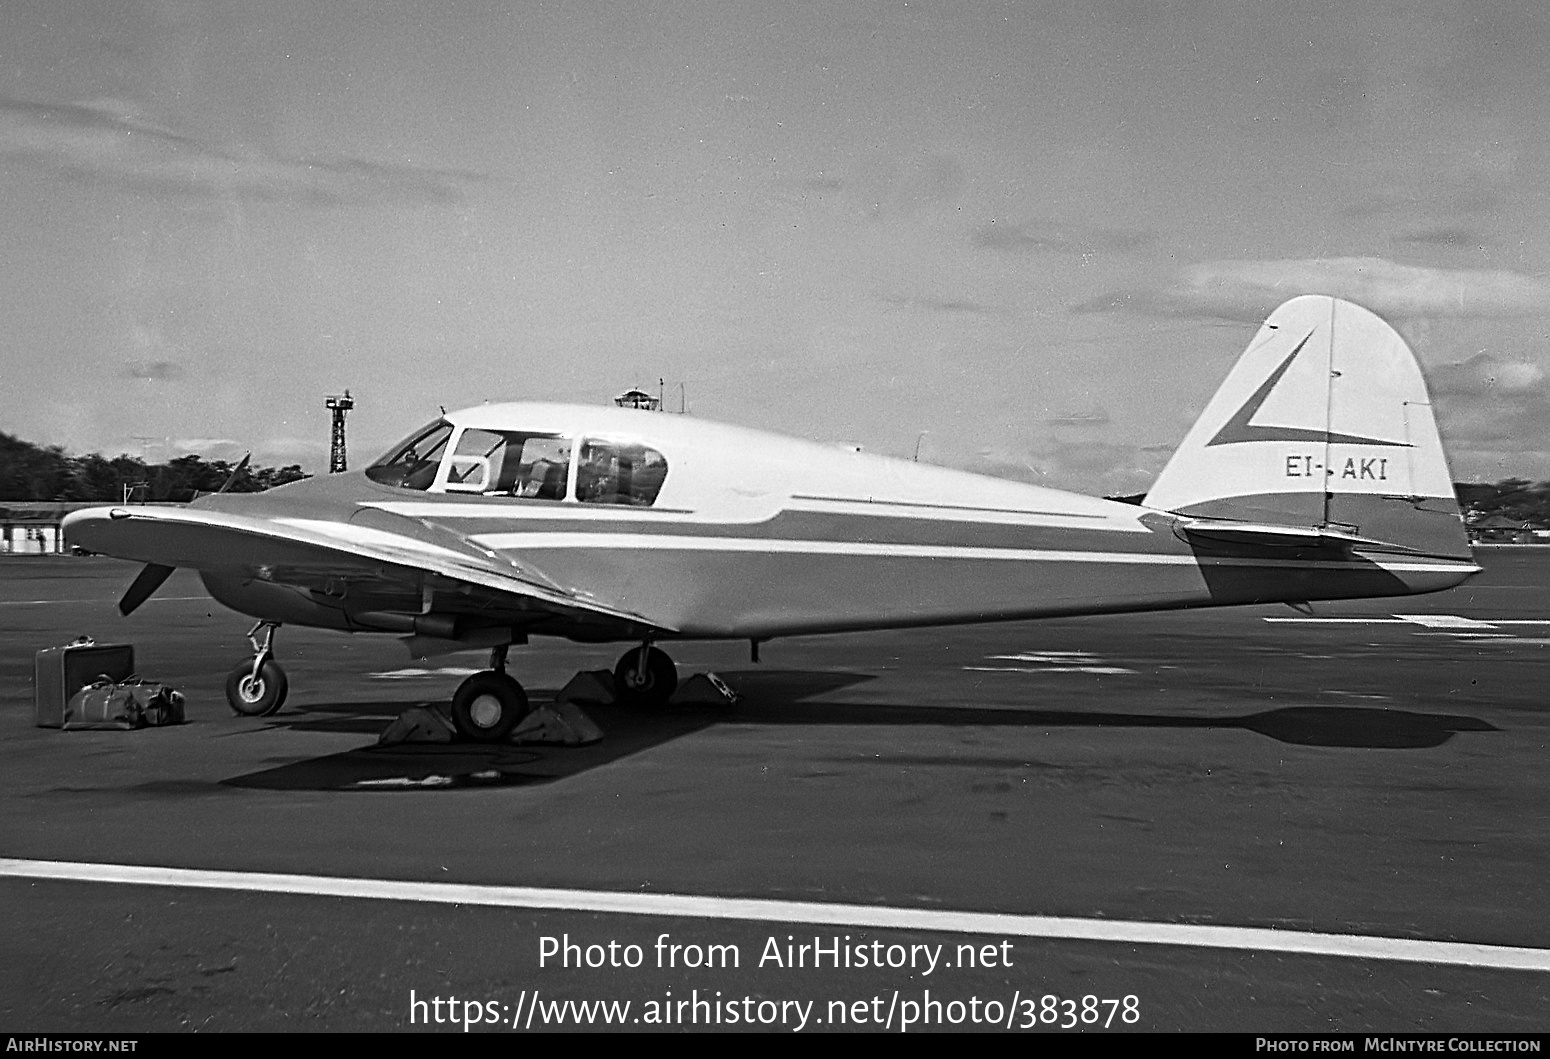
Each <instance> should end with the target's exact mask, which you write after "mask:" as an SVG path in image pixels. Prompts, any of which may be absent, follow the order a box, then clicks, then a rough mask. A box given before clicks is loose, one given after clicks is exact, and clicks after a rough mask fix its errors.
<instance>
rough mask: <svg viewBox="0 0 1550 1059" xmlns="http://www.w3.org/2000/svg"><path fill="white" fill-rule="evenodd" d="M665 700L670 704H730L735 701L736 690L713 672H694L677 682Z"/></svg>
mask: <svg viewBox="0 0 1550 1059" xmlns="http://www.w3.org/2000/svg"><path fill="white" fill-rule="evenodd" d="M667 701H668V704H669V705H670V706H732V705H734V704H736V702H737V692H735V691H733V690H732V689H731V688H729V687H727V684H726V681H724V680H722V679H721V678H720V677H718V676H716V674H714V673H696V674H694V676H692V677H690V678H689V679H688V680H686V681H684V682H683V683H682V684H679V685H678V690H677V691H675V692H674V693H673V697H672V698H671V699H668V700H667Z"/></svg>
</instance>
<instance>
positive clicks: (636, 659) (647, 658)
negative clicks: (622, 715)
mask: <svg viewBox="0 0 1550 1059" xmlns="http://www.w3.org/2000/svg"><path fill="white" fill-rule="evenodd" d="M614 690H615V693H616V694H617V695H618V698H619V701H620V702H623V703H625V704H627V705H630V706H663V705H666V703H667V700H668V699H670V698H672V697H673V692H675V691H677V690H678V667H677V666H676V665H674V664H673V660H672V659H671V658H669V657H668V656H667V652H665V651H660V650H658V649H657V648H655V647H637V648H635V649H634V650H631V651H626V652H625V653H624V657H623V658H621V659H619V664H618V665H617V666H615V667H614Z"/></svg>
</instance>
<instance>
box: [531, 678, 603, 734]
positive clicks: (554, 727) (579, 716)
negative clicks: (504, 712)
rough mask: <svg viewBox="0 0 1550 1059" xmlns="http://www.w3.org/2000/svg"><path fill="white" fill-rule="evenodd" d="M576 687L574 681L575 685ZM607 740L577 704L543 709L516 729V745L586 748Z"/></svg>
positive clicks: (561, 703) (557, 704)
mask: <svg viewBox="0 0 1550 1059" xmlns="http://www.w3.org/2000/svg"><path fill="white" fill-rule="evenodd" d="M572 683H574V681H573V682H572ZM602 738H603V730H602V729H601V728H599V727H598V726H597V725H596V724H595V723H594V722H593V720H592V718H590V717H588V716H587V715H586V714H584V713H582V712H581V708H580V707H579V706H577V705H576V704H575V703H573V702H556V703H555V704H554V705H553V706H540V707H538V708H537V709H536V710H534V711H533V712H532V713H529V714H528V715H527V716H526V717H524V718H522V720H520V721H518V722H517V726H516V727H515V728H513V729H512V731H511V736H510V741H511V742H513V743H543V744H546V745H549V746H586V745H587V744H588V743H595V742H597V741H598V740H599V739H602Z"/></svg>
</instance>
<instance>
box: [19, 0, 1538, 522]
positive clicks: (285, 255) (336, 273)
mask: <svg viewBox="0 0 1550 1059" xmlns="http://www.w3.org/2000/svg"><path fill="white" fill-rule="evenodd" d="M1546 54H1550V6H1547V5H1544V4H1542V3H1540V2H1539V0H1512V2H1507V0H1470V2H1467V3H1463V2H1441V0H1436V2H1432V0H1419V2H1406V3H1385V2H1367V3H1362V4H1350V3H1344V2H1337V0H1331V2H1313V0H1304V2H1298V0H1289V2H1286V3H1279V4H1274V5H1244V4H1242V3H1240V2H1237V0H1232V2H1215V0H1199V2H1187V0H1114V2H1101V0H1100V2H1094V3H1088V4H1079V5H1078V4H1070V3H1068V2H1066V0H1056V2H1052V3H1041V2H1026V3H1003V2H988V0H986V2H964V0H949V2H943V3H922V2H916V0H911V2H909V3H904V2H899V0H887V2H874V0H854V2H844V3H841V2H825V3H802V2H794V0H781V2H778V3H776V2H758V3H741V2H735V0H734V2H726V0H720V2H706V3H690V2H682V3H652V2H641V0H635V2H624V3H603V2H592V0H575V2H565V3H540V2H497V0H438V2H437V3H435V4H425V3H422V2H397V0H370V2H367V0H330V2H329V3H327V4H319V3H316V2H314V0H266V2H265V3H262V4H253V3H246V2H224V0H6V2H5V3H4V4H0V179H3V191H0V245H3V247H4V248H5V252H4V253H3V254H0V292H3V294H0V431H5V432H7V433H11V434H16V435H20V436H22V437H24V438H27V439H29V440H32V441H36V442H40V443H46V444H52V445H59V446H63V447H64V448H65V449H66V450H67V451H69V452H72V453H84V452H89V451H97V452H102V453H105V454H109V455H113V454H116V453H119V452H129V453H132V454H136V455H143V456H145V457H147V458H149V459H152V460H164V459H169V458H172V457H175V456H179V455H183V454H184V453H186V452H197V453H200V454H202V455H205V456H206V457H209V458H225V459H234V458H237V457H239V456H240V455H241V454H242V453H243V452H244V451H247V450H250V449H251V450H252V451H253V453H254V459H255V461H256V462H258V463H259V464H262V465H280V464H289V463H295V462H299V463H301V464H302V465H303V466H304V467H306V468H307V469H308V470H312V471H322V470H324V469H326V467H327V457H328V438H329V413H328V411H327V410H326V409H325V408H324V405H323V400H324V397H325V396H326V395H328V394H330V393H338V392H340V391H342V390H344V389H345V388H348V389H349V390H350V391H351V393H352V394H353V395H354V397H355V398H356V401H357V405H356V408H355V411H354V412H352V413H351V416H350V419H349V423H348V427H349V437H350V461H351V466H352V467H359V466H363V465H364V464H365V463H366V462H367V461H369V460H370V459H371V458H373V457H375V456H377V455H379V454H380V452H381V450H382V449H384V448H386V447H387V446H388V445H389V444H390V443H391V442H392V441H393V440H394V439H395V438H397V437H399V436H402V435H404V434H406V433H408V432H409V431H410V430H411V429H413V428H414V427H415V426H417V425H419V424H421V423H423V422H426V421H428V420H429V419H431V418H434V416H435V415H436V414H437V413H438V409H439V407H442V406H445V407H446V408H448V409H451V408H457V407H464V406H467V405H472V404H478V403H481V402H483V401H487V400H490V401H495V400H562V401H579V402H583V403H605V402H607V401H608V400H609V399H610V398H611V397H612V396H613V395H615V394H617V393H619V392H621V391H623V390H625V389H627V388H629V387H631V386H640V387H642V388H645V389H647V390H650V391H653V392H655V391H657V390H658V389H659V387H660V388H661V389H662V390H663V391H664V392H665V393H666V396H667V404H668V405H669V406H671V407H673V408H675V409H676V408H677V407H678V406H679V404H680V402H682V404H684V405H685V406H686V407H687V409H688V411H689V412H690V413H691V414H693V415H696V416H701V417H704V418H709V419H716V420H722V421H726V422H733V423H740V424H744V425H748V426H755V427H761V428H765V429H773V430H779V431H784V432H787V433H791V434H796V435H800V436H804V437H811V438H816V439H820V440H827V441H836V442H846V443H854V444H859V445H861V446H862V447H863V448H865V449H867V450H869V451H875V452H882V453H889V454H894V455H900V456H906V457H909V456H913V455H916V454H917V453H918V455H919V458H920V459H922V460H925V461H930V462H935V463H941V464H946V465H950V466H958V467H966V468H969V469H973V470H980V471H984V472H987V473H994V474H1000V475H1003V476H1007V477H1015V478H1020V479H1024V480H1028V481H1035V482H1039V483H1041V484H1045V485H1050V486H1055V487H1058V488H1069V489H1076V490H1079V491H1083V492H1090V493H1103V494H1115V493H1128V492H1140V491H1144V490H1145V489H1146V487H1147V486H1148V485H1149V484H1150V482H1151V481H1152V479H1153V478H1154V477H1155V476H1156V474H1157V472H1158V470H1159V469H1160V468H1161V466H1162V464H1163V463H1164V462H1165V461H1166V459H1167V456H1168V454H1169V453H1170V452H1171V451H1172V449H1173V448H1174V447H1175V446H1176V445H1177V444H1178V442H1179V440H1180V439H1181V438H1182V437H1183V435H1184V433H1185V431H1186V430H1187V429H1188V427H1189V425H1190V423H1191V422H1192V421H1193V420H1194V418H1195V417H1196V415H1198V414H1199V412H1200V411H1201V410H1202V409H1203V408H1204V406H1205V404H1206V402H1207V401H1208V400H1209V398H1210V396H1211V394H1212V393H1213V392H1214V391H1215V389H1216V387H1217V385H1218V384H1219V383H1220V382H1221V380H1222V378H1223V377H1225V375H1226V373H1227V371H1228V369H1229V368H1230V367H1231V365H1232V364H1233V362H1234V361H1235V360H1236V358H1237V356H1238V354H1239V353H1240V352H1241V351H1242V349H1243V347H1244V346H1245V345H1246V343H1247V342H1248V340H1249V338H1250V337H1251V336H1252V334H1253V332H1254V330H1255V328H1256V326H1257V324H1258V323H1259V322H1260V321H1261V320H1262V319H1263V317H1264V316H1265V315H1267V314H1268V313H1269V311H1270V310H1271V309H1273V308H1274V307H1275V306H1276V305H1277V304H1279V303H1280V302H1281V301H1283V300H1285V299H1286V298H1289V297H1291V296H1293V295H1296V294H1303V293H1315V292H1316V293H1328V294H1335V295H1339V296H1343V297H1348V298H1351V299H1353V300H1355V301H1358V302H1360V303H1362V304H1364V305H1366V306H1367V307H1368V308H1371V309H1373V310H1374V311H1376V312H1378V313H1379V314H1380V315H1383V316H1384V317H1385V318H1387V319H1388V320H1389V321H1390V322H1391V323H1393V324H1394V325H1395V326H1396V327H1398V328H1399V329H1400V331H1401V333H1402V334H1404V335H1405V336H1406V337H1407V338H1408V339H1409V340H1410V342H1411V344H1412V345H1413V347H1414V348H1415V349H1416V351H1417V353H1418V354H1419V356H1420V358H1421V361H1422V364H1423V366H1424V368H1425V370H1426V373H1427V375H1428V378H1429V381H1430V385H1431V387H1432V392H1433V397H1434V403H1435V404H1436V405H1437V408H1438V418H1439V420H1440V424H1441V427H1442V431H1443V435H1444V439H1445V441H1446V443H1447V445H1448V448H1449V452H1450V458H1451V463H1452V469H1453V473H1454V477H1455V478H1456V479H1458V480H1461V481H1481V480H1483V481H1494V480H1498V479H1501V478H1504V477H1508V476H1518V477H1524V478H1529V479H1531V480H1536V481H1537V480H1542V479H1547V478H1550V341H1547V336H1550V274H1547V268H1550V265H1547V263H1550V209H1547V206H1550V157H1547V155H1550V127H1547V126H1550V64H1546V63H1545V62H1544V61H1543V56H1545V55H1546ZM659 380H661V382H660V383H659Z"/></svg>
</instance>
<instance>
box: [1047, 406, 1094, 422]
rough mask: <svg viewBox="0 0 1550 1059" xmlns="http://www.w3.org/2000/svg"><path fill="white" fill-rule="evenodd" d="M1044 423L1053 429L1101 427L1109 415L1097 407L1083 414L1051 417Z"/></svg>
mask: <svg viewBox="0 0 1550 1059" xmlns="http://www.w3.org/2000/svg"><path fill="white" fill-rule="evenodd" d="M1044 422H1046V423H1048V424H1049V425H1050V426H1055V427H1101V426H1104V425H1106V424H1107V423H1108V422H1109V413H1108V410H1107V409H1105V408H1103V407H1102V406H1101V405H1099V406H1094V407H1093V408H1090V409H1088V410H1087V411H1085V412H1069V413H1067V414H1065V415H1059V416H1051V417H1050V418H1048V419H1046V420H1045V421H1044Z"/></svg>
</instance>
